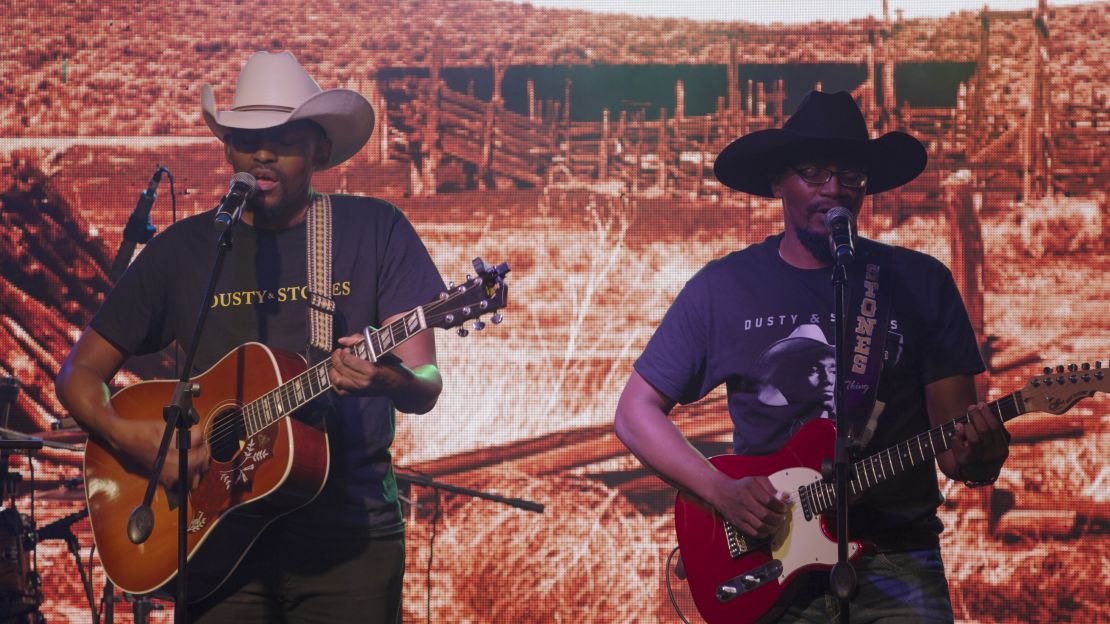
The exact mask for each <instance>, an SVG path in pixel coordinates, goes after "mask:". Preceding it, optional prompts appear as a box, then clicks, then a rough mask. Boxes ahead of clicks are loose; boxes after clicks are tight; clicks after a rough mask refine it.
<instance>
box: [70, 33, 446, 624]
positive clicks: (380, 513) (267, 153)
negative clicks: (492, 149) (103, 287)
mask: <svg viewBox="0 0 1110 624" xmlns="http://www.w3.org/2000/svg"><path fill="white" fill-rule="evenodd" d="M201 112H202V116H203V118H204V120H205V122H206V123H207V125H208V127H209V128H210V129H211V130H212V132H213V133H214V134H215V135H216V137H217V138H218V139H219V140H220V141H222V142H223V152H224V156H225V158H226V160H227V162H228V163H229V164H230V165H231V168H232V169H234V171H236V172H244V173H249V174H251V175H252V176H253V177H254V178H255V179H256V180H257V192H256V193H255V194H254V195H253V196H252V197H251V198H250V199H249V200H248V202H247V204H246V206H245V208H244V210H243V214H242V221H241V222H239V223H237V224H236V225H234V232H235V245H234V247H233V248H232V249H231V250H230V252H229V254H228V257H227V260H226V262H225V264H224V266H225V269H224V271H223V272H222V274H221V277H220V281H219V282H218V284H217V288H216V292H215V296H214V297H213V300H212V302H211V303H209V302H204V304H205V305H208V306H209V311H208V320H207V323H206V325H205V329H204V333H203V340H202V341H201V343H200V348H199V350H198V353H197V358H196V363H195V367H194V368H195V370H194V371H192V373H193V374H194V375H195V374H199V373H201V372H203V371H206V370H208V369H210V368H211V367H213V366H214V365H216V364H217V362H218V361H219V360H220V358H221V357H222V356H223V355H224V354H226V353H228V352H229V351H231V350H232V349H233V348H236V347H238V346H240V345H243V344H246V343H249V342H259V343H263V344H265V345H268V346H271V347H276V348H278V349H281V350H283V351H287V352H292V353H303V354H306V355H307V356H308V357H309V359H310V360H315V361H322V360H323V359H325V358H330V360H331V366H330V368H329V369H328V374H329V378H328V380H327V383H328V384H330V389H327V384H325V383H324V382H323V381H321V382H320V384H321V385H322V386H324V387H325V389H326V391H325V392H324V394H323V395H321V396H320V397H319V398H318V399H316V400H315V401H313V402H312V403H310V404H308V405H306V406H305V407H304V408H302V410H301V411H300V412H299V413H305V411H306V410H307V412H308V413H310V414H311V416H310V417H306V418H307V420H308V421H311V420H312V419H314V418H316V417H319V418H322V419H323V420H324V421H325V422H326V425H327V430H328V439H327V443H326V445H324V446H325V448H323V449H321V451H320V454H321V455H323V456H326V457H327V459H328V462H327V463H326V464H325V465H326V477H327V478H326V481H324V482H323V485H322V487H321V488H320V489H319V490H315V489H314V488H309V489H313V491H312V492H311V494H312V495H315V497H314V498H313V499H312V500H311V502H308V503H307V504H304V505H303V506H301V507H299V508H298V509H296V510H295V511H292V512H291V513H289V514H288V515H284V516H282V517H281V518H278V519H276V521H274V522H273V523H272V524H270V525H269V527H268V528H267V529H266V530H265V531H264V532H263V533H262V534H261V536H258V537H257V541H253V546H250V550H249V551H248V552H247V553H246V555H245V557H244V558H243V559H242V560H241V561H238V560H237V559H235V558H234V556H233V557H232V559H231V560H229V561H227V567H226V568H224V569H211V570H202V571H201V573H202V574H203V575H205V576H209V577H212V578H213V579H221V578H223V576H222V575H225V574H230V576H229V577H228V578H226V579H225V580H224V581H223V582H222V583H221V584H219V586H218V588H217V589H215V591H214V592H212V593H209V594H207V595H204V594H201V595H202V596H204V597H203V599H202V600H200V601H199V602H197V603H193V604H190V605H189V610H188V614H189V616H190V619H191V620H193V621H201V622H236V623H245V622H380V623H386V622H388V623H393V622H400V621H401V589H402V585H403V582H402V579H403V575H404V567H405V543H404V524H403V521H402V518H401V509H400V505H399V503H398V495H397V483H396V480H395V477H394V474H393V469H392V463H391V456H390V451H389V447H390V444H391V443H392V441H393V435H394V419H395V409H400V410H403V411H405V412H408V413H423V412H427V411H428V410H429V409H431V408H432V407H433V406H434V405H435V403H436V401H437V399H438V397H439V393H440V390H441V388H442V381H441V378H440V374H439V370H438V367H437V364H436V350H435V340H434V337H433V335H432V332H430V331H424V332H418V333H416V334H415V335H414V336H413V337H412V338H411V339H409V340H407V341H405V342H403V343H401V344H399V345H398V346H397V347H396V349H394V350H393V351H392V355H393V356H396V357H395V358H382V359H379V360H378V361H377V363H371V362H370V361H368V360H367V359H363V358H361V357H357V356H356V355H354V354H353V353H352V352H351V350H350V349H348V348H346V347H351V346H352V345H354V344H356V343H357V342H360V341H362V333H361V331H362V329H363V328H365V327H369V326H373V327H382V326H385V325H388V324H390V323H392V322H393V321H394V320H396V319H399V318H401V316H402V315H403V314H404V313H405V312H407V311H409V310H411V309H413V308H415V307H416V306H418V305H422V304H425V303H427V302H429V301H432V300H434V299H435V298H436V297H437V295H438V294H440V293H442V292H443V291H444V285H443V281H442V279H441V278H440V276H439V272H438V271H437V269H436V267H435V265H434V263H433V262H432V260H431V258H430V256H429V254H428V252H427V250H426V249H425V247H424V244H423V243H422V242H421V240H420V238H419V237H418V236H417V234H416V231H415V230H414V229H413V227H412V225H411V224H410V223H409V221H408V220H407V219H406V218H405V216H404V215H403V214H402V213H401V212H400V211H399V210H398V209H397V208H396V207H395V206H393V205H391V204H389V203H387V202H384V201H381V200H377V199H373V198H366V197H354V196H348V195H330V196H329V195H323V194H320V193H316V192H315V191H314V190H313V188H312V177H313V174H314V173H315V172H317V171H321V170H323V169H327V168H330V167H333V166H336V165H338V164H340V163H342V162H343V161H345V160H347V159H348V158H350V157H351V156H353V155H354V154H355V153H356V152H358V150H359V149H361V148H362V146H363V145H364V144H365V143H366V141H367V139H368V138H369V137H370V134H371V132H372V130H373V127H374V111H373V110H372V109H371V107H370V104H369V103H368V102H367V101H366V99H365V98H363V97H362V96H361V95H360V94H358V93H357V92H354V91H351V90H348V89H328V90H324V89H321V88H320V87H319V86H318V85H317V84H316V82H315V81H314V80H313V79H312V78H311V77H310V76H309V75H308V74H307V73H306V72H305V70H304V69H303V68H302V67H301V66H300V64H299V63H298V62H297V61H296V59H294V57H293V55H292V54H290V53H288V52H284V53H274V54H272V53H267V52H259V53H257V54H255V55H253V56H252V57H251V58H250V59H249V60H248V61H247V63H246V64H245V65H244V66H243V69H242V71H241V73H240V75H239V81H238V84H237V88H236V91H235V99H234V101H233V105H232V107H231V109H230V110H227V111H217V110H216V105H215V100H214V97H213V95H212V90H211V88H210V87H208V86H207V85H205V88H204V89H203V92H202V104H201ZM213 222H214V211H208V212H204V213H201V214H198V215H195V216H193V217H189V218H187V219H184V220H182V221H180V222H178V223H176V224H174V225H172V226H171V227H169V228H167V229H166V230H165V231H164V232H162V233H161V234H159V235H158V236H156V237H155V238H154V239H153V240H151V241H150V244H148V245H147V246H146V247H145V248H144V249H143V252H142V253H141V254H140V255H139V257H138V258H137V259H136V260H135V262H134V263H133V264H132V265H131V266H130V267H129V268H128V270H127V271H126V273H125V274H124V275H123V277H122V278H121V279H120V281H119V283H118V284H117V286H116V288H115V289H114V290H113V291H112V292H111V293H110V294H109V295H108V297H107V299H106V300H105V301H104V304H103V306H102V307H101V309H100V310H99V311H98V312H97V314H96V316H95V317H94V318H93V319H92V321H91V322H90V324H89V326H88V328H86V329H85V331H84V332H83V333H82V335H81V337H80V338H79V339H78V341H77V344H76V345H75V346H74V347H73V350H72V351H71V352H70V354H69V356H68V357H67V358H66V360H65V363H64V364H63V365H62V368H61V371H60V372H59V375H58V380H57V391H58V396H59V398H60V399H61V401H62V403H63V404H64V405H65V406H66V407H67V409H69V410H70V413H71V414H72V415H73V416H74V418H76V419H77V420H78V421H79V422H80V423H81V424H82V425H83V426H84V427H86V428H87V429H89V430H90V431H92V432H93V433H94V434H95V435H96V436H97V438H99V439H100V440H103V443H104V445H105V446H106V447H108V448H111V449H114V450H115V452H116V453H117V454H118V456H119V457H121V458H126V459H128V460H130V461H133V462H135V463H137V464H138V465H139V466H141V467H145V468H146V469H148V470H149V469H150V468H151V467H152V466H153V462H154V457H155V453H156V450H157V448H158V443H159V439H160V434H161V430H162V427H163V423H162V422H161V420H160V419H157V418H155V419H151V420H145V421H136V420H125V419H123V418H121V416H120V414H118V413H116V410H115V409H114V408H113V406H112V404H111V403H110V402H109V401H108V400H107V397H108V396H109V392H108V387H107V385H108V383H109V382H110V381H111V380H112V378H113V377H114V376H115V374H116V372H117V371H118V370H119V369H120V367H121V366H122V365H123V364H124V362H125V361H126V360H127V358H128V357H129V356H130V355H132V354H141V353H149V352H154V351H158V350H160V349H162V348H164V347H166V346H168V345H169V344H171V343H173V342H174V341H177V342H178V343H179V344H180V345H182V348H184V346H185V345H188V344H189V343H190V342H191V337H192V335H193V333H194V331H195V322H196V315H197V312H198V311H199V310H200V309H201V305H202V302H201V298H202V297H203V295H204V292H205V286H206V284H207V281H208V276H209V271H210V268H211V267H212V266H213V262H214V259H215V254H216V246H215V240H216V236H215V229H214V227H213ZM314 223H315V225H314ZM329 224H330V225H329ZM313 227H315V228H316V229H315V230H312V229H311V228H313ZM313 231H315V234H311V232H313ZM310 240H319V241H321V243H320V245H319V247H320V248H319V249H317V250H315V252H309V251H308V250H309V249H311V248H310V246H309V241H310ZM310 253H311V255H312V261H311V262H310V260H309V258H308V256H309V255H310ZM321 254H324V255H323V256H321ZM328 262H330V265H331V266H330V268H329V269H327V270H325V271H324V274H325V276H324V277H322V278H321V279H320V280H316V279H315V278H316V277H319V273H318V272H317V271H316V270H315V269H318V268H319V266H320V265H325V264H327V263H328ZM309 265H314V266H315V269H314V268H310V266H309ZM328 273H330V275H327V274H328ZM313 281H318V282H319V283H320V284H321V285H322V288H313V287H312V282H313ZM310 288H311V289H312V293H313V294H311V296H312V298H313V301H314V303H313V307H312V309H316V310H319V309H320V308H327V307H332V308H333V309H332V312H331V313H330V315H328V316H330V321H329V320H326V319H325V318H324V317H322V316H318V315H317V316H312V315H313V314H318V312H311V311H310V307H309V305H308V302H309V296H310V293H309V290H310ZM320 290H323V291H324V292H319V291H320ZM329 300H330V306H329ZM328 323H330V324H331V329H330V330H328V329H321V330H320V331H315V330H313V331H311V332H310V327H309V326H310V325H312V327H313V328H316V327H326V326H327V324H328ZM310 334H314V335H316V337H318V338H319V339H320V340H316V339H312V347H310V346H309V344H310ZM336 342H338V344H339V345H340V348H336V347H335V343H336ZM321 345H322V346H321ZM225 370H226V369H225ZM251 372H252V371H245V373H244V377H243V379H242V380H241V381H242V383H243V384H244V385H249V383H250V379H249V376H250V374H251ZM203 392H204V389H203V388H202V393H203ZM154 408H155V409H157V408H158V406H154ZM277 409H279V410H280V407H279V408H277ZM274 426H276V423H275V424H271V425H270V427H274ZM268 428H269V427H268ZM268 428H267V429H268ZM203 434H204V432H203V431H201V428H200V427H193V429H192V435H193V437H192V445H191V450H190V455H191V456H190V458H189V471H190V475H191V478H190V486H191V487H196V486H197V483H198V482H199V480H200V478H201V476H202V475H203V474H204V472H205V471H206V470H207V469H208V468H209V466H210V465H211V461H210V460H211V458H210V456H209V452H210V449H209V446H208V445H207V444H206V443H205V439H204V437H203ZM260 444H263V443H261V442H260ZM274 454H275V455H276V453H274ZM266 457H267V456H260V459H258V460H257V465H258V466H262V465H263V464H262V462H263V461H265V460H266ZM302 457H303V455H302ZM310 459H311V461H317V462H320V463H323V462H322V460H321V459H320V457H314V458H310ZM255 465H256V464H250V466H251V467H254V466H255ZM263 469H264V468H259V472H261V471H262V470H263ZM242 470H243V472H244V473H245V472H246V470H247V468H246V467H244V468H242ZM289 472H292V470H290V471H289ZM177 474H178V465H177V453H176V452H171V453H170V454H169V455H168V456H167V458H166V463H165V467H164V469H163V470H162V473H161V480H162V482H163V484H164V485H165V486H167V487H168V488H169V487H173V486H174V485H175V482H176V480H177ZM228 487H230V486H228ZM94 495H95V496H99V494H94V493H93V492H92V491H91V490H90V498H92V497H93V496H94ZM90 506H92V504H90ZM247 509H248V510H249V509H258V507H257V506H254V507H248V508H247ZM263 509H265V507H263ZM194 518H195V520H194V521H196V522H203V521H204V520H206V519H204V518H196V517H195V516H194ZM267 520H269V519H267ZM109 528H110V529H115V530H118V531H123V530H124V527H122V526H120V527H109ZM255 537H256V535H254V534H248V533H246V532H244V533H243V534H242V535H240V536H239V538H238V540H237V543H236V544H235V545H236V546H238V545H239V543H245V544H246V545H250V544H251V543H252V540H255ZM173 541H174V542H175V541H176V540H173ZM204 547H205V546H202V547H201V548H204ZM207 547H209V548H215V547H218V545H217V546H212V545H207ZM198 552H199V551H198ZM234 553H235V554H242V553H241V551H239V550H235V551H234ZM217 554H218V553H217ZM191 565H196V563H193V564H191ZM232 570H234V572H232ZM156 580H157V582H156V583H155V585H154V587H152V588H151V589H153V588H156V587H157V585H158V584H160V583H161V581H162V579H156Z"/></svg>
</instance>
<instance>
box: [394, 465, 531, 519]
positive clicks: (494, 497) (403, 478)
mask: <svg viewBox="0 0 1110 624" xmlns="http://www.w3.org/2000/svg"><path fill="white" fill-rule="evenodd" d="M393 474H394V475H395V476H396V477H397V480H398V481H400V482H402V483H410V484H415V485H423V486H426V487H430V488H433V489H437V490H444V491H446V492H455V493H456V494H466V495H467V496H473V497H474V498H484V499H485V500H491V501H494V502H497V503H503V504H505V505H508V506H510V507H516V508H517V509H523V510H524V511H533V512H535V513H543V509H544V506H543V505H542V504H540V503H536V502H532V501H530V500H524V499H522V498H507V497H504V496H500V495H498V494H490V493H489V492H482V491H479V490H472V489H470V488H465V487H461V486H458V485H450V484H447V483H443V482H442V481H433V480H432V479H430V478H429V477H425V476H423V475H414V474H408V473H403V472H396V471H394V473H393Z"/></svg>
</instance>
